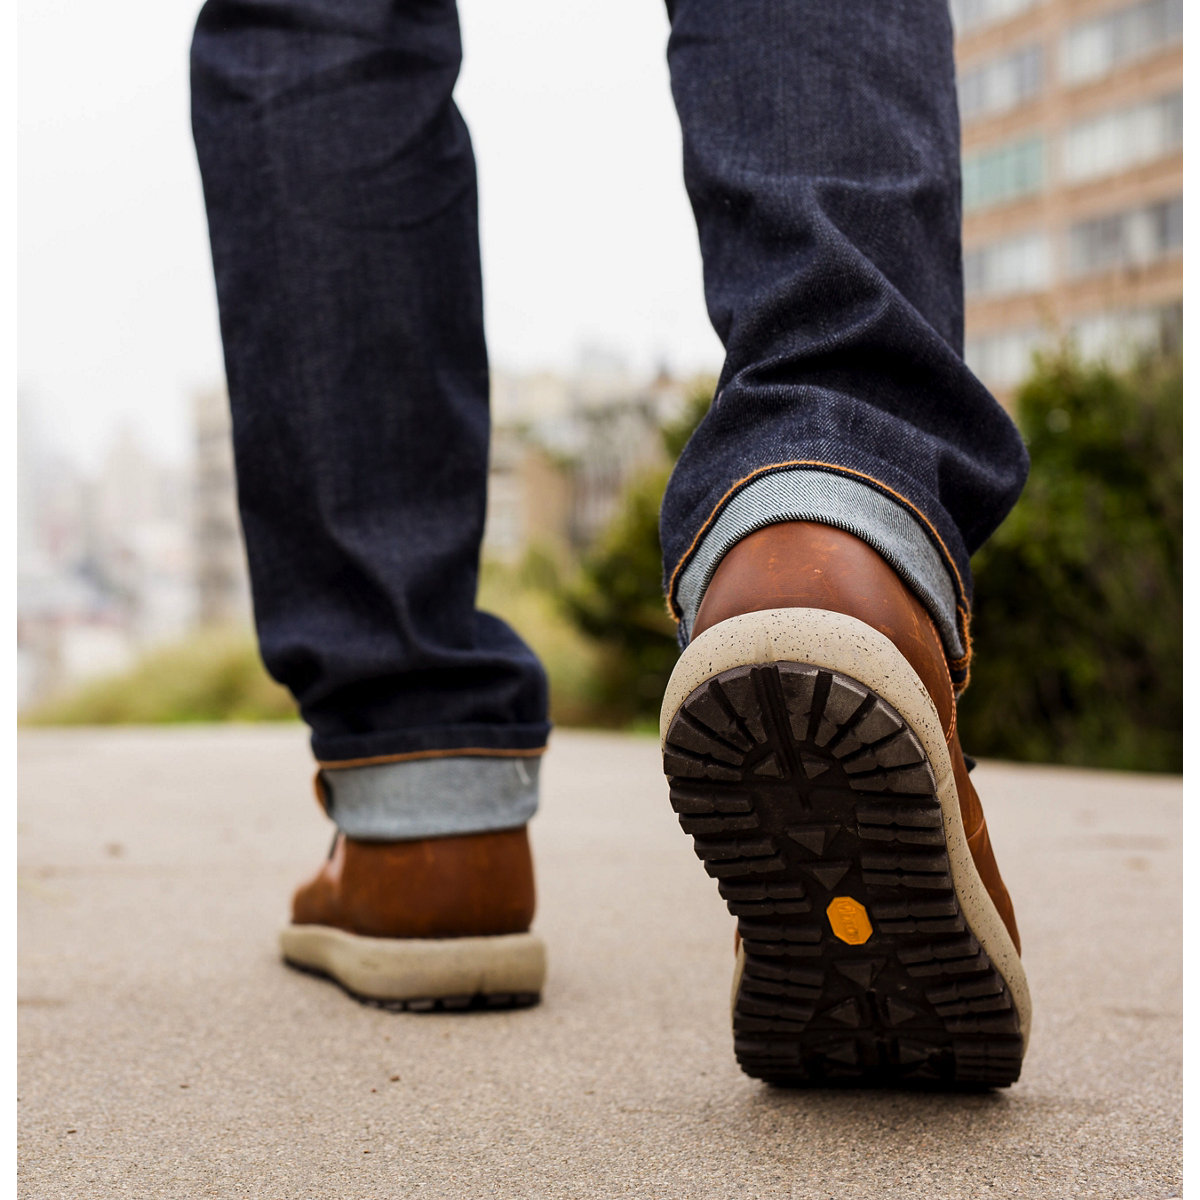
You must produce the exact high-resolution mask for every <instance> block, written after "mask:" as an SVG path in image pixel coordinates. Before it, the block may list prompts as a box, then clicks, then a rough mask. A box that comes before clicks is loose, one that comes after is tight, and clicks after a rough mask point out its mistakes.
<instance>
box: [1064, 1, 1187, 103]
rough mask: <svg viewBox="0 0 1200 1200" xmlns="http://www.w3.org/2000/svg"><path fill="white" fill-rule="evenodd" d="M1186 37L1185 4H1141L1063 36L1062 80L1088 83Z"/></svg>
mask: <svg viewBox="0 0 1200 1200" xmlns="http://www.w3.org/2000/svg"><path fill="white" fill-rule="evenodd" d="M1182 37H1183V0H1141V3H1138V4H1130V5H1128V6H1126V7H1124V8H1118V9H1117V10H1116V11H1115V12H1109V13H1105V14H1104V16H1102V17H1097V18H1096V19H1095V20H1092V21H1085V22H1084V23H1083V24H1081V25H1076V26H1075V27H1074V28H1073V29H1069V30H1067V32H1066V33H1065V34H1063V40H1062V77H1063V80H1064V81H1065V82H1067V83H1084V82H1086V81H1087V80H1089V79H1098V78H1099V77H1100V76H1101V75H1106V74H1108V72H1110V71H1113V70H1116V68H1117V67H1120V66H1123V65H1124V64H1125V63H1128V62H1132V61H1134V60H1135V59H1138V58H1142V57H1144V56H1145V55H1147V54H1152V53H1153V52H1154V51H1155V50H1157V49H1158V48H1159V47H1160V46H1165V45H1167V44H1168V43H1170V42H1173V41H1176V40H1177V39H1179V38H1182Z"/></svg>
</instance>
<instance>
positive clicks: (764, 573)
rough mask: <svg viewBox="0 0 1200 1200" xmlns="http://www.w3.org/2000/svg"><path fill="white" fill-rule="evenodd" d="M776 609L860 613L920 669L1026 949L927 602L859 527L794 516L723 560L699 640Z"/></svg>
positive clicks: (982, 864) (972, 819)
mask: <svg viewBox="0 0 1200 1200" xmlns="http://www.w3.org/2000/svg"><path fill="white" fill-rule="evenodd" d="M775 608H822V609H827V610H829V611H831V612H840V613H845V614H846V615H847V616H851V617H856V618H857V619H858V620H860V621H863V622H864V623H865V624H867V625H870V626H871V627H872V628H874V629H877V630H878V631H879V632H880V633H882V634H883V635H884V636H885V637H887V638H888V639H889V640H890V641H891V642H892V643H894V644H895V646H896V648H897V649H898V650H899V651H900V653H901V654H903V655H904V657H905V658H906V659H907V660H908V662H909V663H910V664H911V666H912V668H913V670H915V671H916V673H917V675H918V677H919V678H920V680H921V682H922V683H923V684H924V685H925V687H926V690H927V691H928V692H929V695H930V697H931V698H932V699H933V703H934V705H935V707H936V708H937V712H938V717H939V718H940V720H941V725H942V732H943V733H944V734H945V736H946V744H947V746H948V748H949V750H950V759H951V763H952V765H953V768H954V780H955V783H956V785H957V787H958V798H959V806H960V808H961V810H962V819H963V827H964V829H965V831H966V834H967V844H968V846H969V847H970V849H971V854H972V857H973V858H974V860H975V866H976V869H977V870H978V871H979V875H980V878H981V879H982V880H983V883H984V885H985V887H986V888H987V890H988V894H989V895H990V896H991V898H992V902H993V903H994V904H995V906H996V909H997V911H998V912H999V913H1000V916H1001V917H1002V918H1003V920H1004V924H1005V925H1006V926H1007V928H1008V931H1009V933H1010V934H1011V936H1012V939H1013V943H1014V945H1016V947H1017V949H1018V951H1019V950H1020V948H1021V943H1020V938H1019V935H1018V933H1017V923H1016V918H1015V916H1014V914H1013V908H1012V901H1011V900H1010V899H1009V895H1008V891H1007V889H1006V888H1005V886H1004V881H1003V880H1002V879H1001V878H1000V871H999V868H998V867H997V866H996V860H995V857H994V855H993V853H992V847H991V842H990V840H989V838H988V832H987V823H986V821H985V820H984V816H983V808H982V806H981V805H980V803H979V796H978V794H977V793H976V791H975V787H974V785H973V784H972V782H971V779H970V776H969V775H968V773H967V765H966V761H965V760H964V758H963V753H962V747H961V746H960V745H959V740H958V732H957V729H956V722H957V705H956V701H955V696H954V686H953V684H952V682H951V679H950V671H949V668H948V667H947V665H946V656H945V651H944V649H943V646H942V639H941V637H940V636H939V634H938V631H937V627H936V626H935V625H934V623H933V620H932V618H931V617H930V616H929V613H928V612H927V611H926V609H925V607H924V605H922V604H921V602H920V601H919V600H918V599H917V598H916V596H914V595H913V593H912V592H911V591H910V590H909V588H908V586H907V585H906V584H905V583H904V581H903V580H902V579H901V578H900V577H899V576H898V575H897V574H896V573H895V571H894V570H893V569H892V568H891V567H890V566H889V565H888V563H887V562H886V561H885V560H884V559H883V558H882V557H881V556H880V555H879V554H878V553H877V552H876V551H875V550H873V549H872V548H871V547H870V546H868V545H867V544H866V543H865V542H863V541H860V540H859V539H858V538H856V537H854V536H853V535H852V534H849V533H845V532H843V531H842V530H840V529H834V528H833V527H831V526H828V525H818V524H813V523H810V522H807V521H787V522H781V523H779V524H776V525H769V526H768V527H767V528H766V529H760V530H758V531H757V532H756V533H752V534H750V535H748V536H747V537H745V538H743V539H742V540H741V541H740V542H738V543H737V544H736V545H735V546H734V547H733V548H732V549H731V550H730V551H729V552H728V553H727V554H726V555H725V557H724V558H722V559H721V562H720V564H719V565H718V567H717V570H716V573H715V574H714V576H713V578H712V581H711V582H710V583H709V585H708V588H707V590H706V591H705V593H704V600H703V602H702V603H701V605H700V610H699V612H698V613H697V615H696V621H695V626H694V629H693V637H696V636H699V634H701V633H703V632H704V630H706V629H708V628H710V627H711V626H713V625H716V624H717V623H718V622H720V621H724V620H726V619H727V618H729V617H734V616H738V615H740V614H742V613H747V612H759V611H763V610H766V609H775Z"/></svg>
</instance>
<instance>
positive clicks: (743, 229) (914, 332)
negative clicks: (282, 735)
mask: <svg viewBox="0 0 1200 1200" xmlns="http://www.w3.org/2000/svg"><path fill="white" fill-rule="evenodd" d="M668 7H669V10H670V15H671V23H672V31H671V37H670V42H669V48H668V58H669V63H670V69H671V82H672V90H673V93H674V97H675V102H676V107H677V109H678V112H679V118H680V121H681V124H682V129H683V142H684V175H685V181H686V184H687V188H688V193H689V196H690V198H691V202H692V206H693V210H694V212H695V217H696V224H697V228H698V231H699V236H700V246H701V250H702V254H703V260H704V286H705V295H706V299H707V303H708V309H709V313H710V316H711V318H712V321H713V324H714V326H715V328H716V330H717V332H718V334H719V335H720V337H721V339H722V341H723V343H724V345H725V349H726V355H727V357H726V360H725V364H724V369H723V371H722V373H721V377H720V381H719V385H718V388H717V393H716V398H715V400H714V403H713V405H712V408H711V411H710V412H709V413H708V415H707V416H706V418H705V419H704V421H703V422H702V423H701V425H700V427H699V429H698V430H697V432H696V434H695V435H694V436H693V438H692V440H691V442H690V443H689V444H688V446H687V448H686V449H685V450H684V452H683V455H682V457H681V458H680V461H679V463H678V466H677V468H676V470H675V472H674V474H673V476H672V478H671V481H670V483H669V485H668V487H667V491H666V495H665V498H664V501H663V505H662V514H661V534H662V544H663V549H664V579H665V585H666V590H667V596H668V602H669V605H670V607H671V610H672V612H673V613H674V614H675V616H676V618H677V619H678V621H679V623H680V636H681V640H682V641H686V639H687V636H688V633H689V630H690V627H691V622H692V620H693V619H694V617H695V613H696V610H697V608H698V607H699V603H700V600H701V598H702V597H703V594H704V588H705V586H706V584H707V583H708V581H709V579H710V578H711V576H712V573H713V571H714V570H715V568H716V565H717V563H718V562H719V561H720V558H721V556H722V555H723V554H724V553H725V552H726V551H727V550H728V549H729V547H730V546H732V545H733V544H734V543H735V542H736V541H737V540H738V539H739V538H740V537H744V536H745V535H746V534H747V533H748V532H751V531H752V530H754V529H758V528H761V527H763V526H765V525H768V524H770V523H772V522H775V521H782V520H793V519H806V520H815V521H821V522H825V523H827V524H832V525H837V526H839V527H841V528H843V529H845V530H847V531H849V532H851V533H854V534H856V535H858V536H859V537H861V538H863V539H864V540H865V541H867V542H869V543H870V544H871V545H872V546H874V547H875V548H876V549H877V550H878V551H879V552H880V553H881V554H883V555H884V557H885V558H887V559H888V561H889V562H890V563H891V564H892V565H893V566H894V568H895V569H896V570H897V571H898V572H899V573H900V575H901V576H902V577H903V578H904V579H905V580H906V581H907V582H908V583H909V585H910V586H911V587H912V588H913V590H914V591H915V592H916V594H917V595H918V596H919V597H921V599H922V600H923V601H924V602H925V604H926V605H927V606H928V608H929V610H930V613H931V614H932V615H933V617H934V619H935V621H936V622H937V624H938V627H939V629H940V630H941V633H942V636H943V639H944V641H945V645H946V649H947V657H948V659H949V660H950V662H951V668H952V671H953V672H954V673H955V675H956V678H957V679H958V680H959V681H960V682H961V681H962V680H963V679H964V678H965V674H966V670H967V656H968V650H969V637H968V629H967V626H968V621H969V612H970V598H971V581H970V567H969V556H970V554H971V553H972V552H973V551H974V550H975V549H977V548H978V547H979V545H980V544H981V543H982V542H983V541H984V539H985V538H986V537H987V536H988V534H989V533H990V532H991V531H992V530H993V529H995V527H996V526H997V525H998V524H999V522H1000V521H1001V520H1002V519H1003V517H1004V515H1005V514H1006V513H1007V511H1008V510H1009V508H1010V507H1011V506H1012V504H1013V503H1014V501H1015V499H1016V497H1017V495H1018V493H1019V491H1020V489H1021V486H1022V484H1023V482H1024V477H1025V473H1026V470H1027V459H1026V455H1025V451H1024V447H1023V445H1022V443H1021V441H1020V438H1019V436H1018V434H1017V432H1016V430H1015V428H1014V426H1013V425H1012V423H1011V422H1010V421H1009V419H1008V417H1007V416H1006V415H1005V414H1004V412H1003V410H1002V409H1001V408H1000V407H999V405H998V404H997V403H996V402H995V400H994V399H993V398H992V397H991V396H990V395H989V394H988V392H987V391H986V389H985V388H984V387H983V386H982V385H981V384H980V383H979V381H978V380H977V379H975V378H974V376H973V375H972V374H971V373H970V372H969V371H968V369H967V368H966V366H965V365H964V363H963V360H962V281H961V248H960V233H959V226H960V183H959V147H958V118H957V110H956V104H955V91H954V67H953V58H952V36H951V28H950V21H949V16H948V12H947V8H946V3H945V0H908V2H907V3H903V4H879V3H875V2H874V0H848V2H847V3H842V4H836V5H835V4H828V3H817V2H816V0H742V2H740V3H738V4H729V3H725V2H722V0H675V3H673V4H669V5H668ZM460 58H461V45H460V38H459V29H458V19H457V13H456V11H455V8H454V5H453V2H452V0H207V3H205V5H204V7H203V9H202V11H201V14H200V17H199V21H198V23H197V27H196V32H195V37H194V40H193V45H192V98H193V110H192V111H193V129H194V134H195V140H196V147H197V152H198V155H199V161H200V167H201V174H202V178H203V183H204V194H205V201H206V205H207V209H208V217H209V227H210V234H211V241H212V252H213V262H214V267H215V272H216V282H217V295H218V301H219V307H220V316H221V330H222V337H223V341H224V347H225V359H226V370H227V378H228V385H229V394H230V400H231V404H232V411H233V431H234V446H235V457H236V463H237V472H238V493H239V505H240V510H241V517H242V524H243V529H244V533H245V539H246V549H247V554H248V558H249V564H250V574H251V584H252V591H253V597H254V608H255V620H256V624H257V629H258V636H259V643H260V647H261V651H262V656H263V659H264V661H265V663H266V665H267V668H268V669H269V671H270V672H271V674H272V675H273V676H274V677H275V678H276V679H278V680H279V681H281V682H282V683H284V684H286V685H287V686H288V687H289V688H290V689H291V691H292V692H293V694H294V695H295V697H296V699H297V701H298V702H299V705H300V709H301V712H302V714H303V716H304V718H305V720H306V721H307V722H308V723H309V725H310V727H311V730H312V748H313V752H314V755H315V756H316V758H317V759H318V761H319V763H320V764H321V773H320V779H321V781H322V788H323V791H324V795H325V798H326V803H327V808H328V809H329V811H330V813H331V815H332V816H333V818H334V820H335V821H336V822H337V823H338V825H339V827H340V828H341V829H342V830H343V831H344V832H346V833H347V834H349V835H351V836H355V837H363V838H377V839H378V838H384V839H386V838H402V837H425V836H436V835H439V834H450V833H457V832H468V831H478V830H487V829H501V828H508V827H512V826H515V825H520V824H523V823H524V822H525V821H526V820H528V818H529V816H531V815H532V813H533V811H534V809H535V808H536V804H537V767H538V756H539V754H540V753H541V751H542V750H543V748H544V746H545V743H546V738H547V734H548V731H549V726H548V723H547V716H546V713H547V687H546V679H545V674H544V672H543V670H542V668H541V665H540V664H539V662H538V661H537V658H536V656H535V655H534V654H533V653H532V652H531V651H530V649H529V648H528V647H527V646H526V645H525V644H524V642H522V640H521V639H520V638H519V637H518V636H517V635H516V634H515V633H514V632H513V630H511V629H510V628H509V627H508V626H507V625H506V624H505V623H504V622H503V621H501V620H499V619H497V618H496V617H494V616H491V615H489V614H486V613H482V612H480V611H478V610H477V609H476V607H475V591H476V582H477V574H478V559H479V544H480V538H481V535H482V527H483V516H484V502H485V486H486V478H487V453H488V363H487V353H486V349H485V344H484V331H483V314H482V294H481V283H480V263H479V246H478V232H477V208H476V187H475V168H474V159H473V155H472V151H471V144H470V139H469V136H468V133H467V130H466V127H465V125H464V123H463V120H462V118H461V116H460V115H459V112H458V110H457V108H456V107H455V105H454V102H453V99H452V93H453V89H454V84H455V80H456V78H457V73H458V69H459V64H460ZM581 236H586V231H581Z"/></svg>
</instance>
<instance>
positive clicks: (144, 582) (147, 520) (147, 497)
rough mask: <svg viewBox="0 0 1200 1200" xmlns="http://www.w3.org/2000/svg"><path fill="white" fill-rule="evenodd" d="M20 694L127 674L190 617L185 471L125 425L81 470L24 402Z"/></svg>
mask: <svg viewBox="0 0 1200 1200" xmlns="http://www.w3.org/2000/svg"><path fill="white" fill-rule="evenodd" d="M17 435H18V468H17V470H18V474H17V489H18V500H17V504H18V510H17V512H18V516H17V521H18V531H17V700H18V704H19V705H21V706H24V705H26V704H29V703H32V702H35V701H37V700H40V699H42V698H44V697H46V696H48V695H51V694H53V693H54V692H56V691H58V690H61V689H63V688H65V687H68V686H70V685H72V684H75V683H78V682H79V681H81V680H84V679H87V678H89V677H92V676H96V675H102V674H105V673H107V672H110V671H115V670H120V669H121V668H123V667H125V666H128V665H129V664H130V663H131V662H132V661H133V659H134V658H135V657H136V656H137V654H138V653H139V652H140V651H141V650H143V649H145V648H147V647H148V646H151V645H154V644H156V643H160V642H165V641H170V640H171V639H173V638H175V637H178V636H179V635H180V634H182V633H183V632H184V631H185V630H186V629H187V628H189V627H190V625H191V624H192V622H193V620H194V613H195V595H194V589H193V586H192V540H191V535H190V531H189V528H188V513H189V509H190V501H189V496H188V472H187V470H186V468H181V467H180V466H178V465H173V464H168V463H162V462H159V461H157V460H155V459H154V458H153V456H151V455H150V454H148V453H147V452H146V451H145V449H144V448H143V447H142V445H141V443H140V442H139V440H138V438H137V435H136V434H135V432H134V431H133V430H131V429H129V428H124V429H121V430H120V431H118V433H117V434H116V436H115V438H114V440H113V442H112V444H111V446H110V447H109V449H108V451H107V453H106V454H105V455H104V457H103V459H102V460H101V462H100V465H99V467H98V468H97V469H95V470H93V471H90V472H85V471H83V470H81V469H80V468H79V467H78V466H77V465H76V464H74V463H73V462H71V461H70V459H68V458H67V457H66V456H64V455H62V454H61V453H59V452H58V451H57V449H56V448H55V446H54V445H53V443H52V441H51V440H50V439H48V438H47V436H46V435H45V433H44V431H43V430H41V429H40V428H39V423H38V413H37V410H36V407H35V406H34V405H33V403H32V402H31V401H30V400H29V399H28V398H27V397H21V398H20V399H19V401H18V424H17Z"/></svg>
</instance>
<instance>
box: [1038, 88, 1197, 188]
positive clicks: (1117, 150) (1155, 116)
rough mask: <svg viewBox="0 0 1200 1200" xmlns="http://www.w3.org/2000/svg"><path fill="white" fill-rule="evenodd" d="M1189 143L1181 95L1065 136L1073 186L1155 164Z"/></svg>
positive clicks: (1066, 173)
mask: <svg viewBox="0 0 1200 1200" xmlns="http://www.w3.org/2000/svg"><path fill="white" fill-rule="evenodd" d="M1182 141H1183V96H1182V94H1181V93H1179V92H1176V93H1175V94H1174V95H1170V96H1160V97H1159V98H1158V99H1157V100H1149V101H1147V102H1146V103H1144V104H1136V105H1134V106H1133V107H1132V108H1122V109H1117V110H1116V111H1115V112H1107V113H1102V114H1101V115H1100V116H1098V117H1093V118H1092V119H1091V120H1088V121H1081V122H1079V123H1078V124H1077V125H1072V126H1071V128H1070V129H1068V130H1067V132H1066V134H1065V135H1064V136H1063V146H1062V172H1063V178H1064V179H1065V180H1066V181H1067V182H1068V183H1080V182H1082V181H1083V180H1086V179H1097V178H1099V177H1100V176H1102V175H1111V174H1113V173H1114V172H1116V171H1124V170H1127V169H1128V168H1130V167H1136V166H1138V165H1139V164H1140V163H1144V162H1150V161H1151V160H1152V159H1155V158H1160V157H1162V155H1164V154H1168V153H1170V152H1171V151H1172V150H1174V149H1176V148H1177V147H1178V146H1179V145H1180V144H1181V143H1182Z"/></svg>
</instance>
